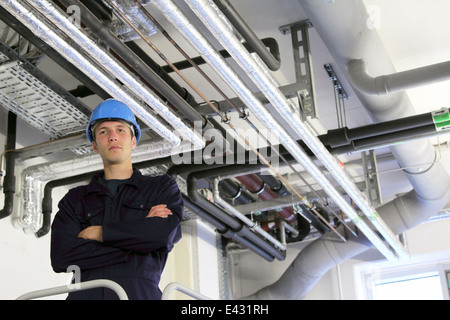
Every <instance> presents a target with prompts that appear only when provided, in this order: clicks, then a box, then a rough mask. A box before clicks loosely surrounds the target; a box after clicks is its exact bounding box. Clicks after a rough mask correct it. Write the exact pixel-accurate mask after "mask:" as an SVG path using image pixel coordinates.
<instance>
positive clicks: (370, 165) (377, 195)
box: [361, 150, 382, 207]
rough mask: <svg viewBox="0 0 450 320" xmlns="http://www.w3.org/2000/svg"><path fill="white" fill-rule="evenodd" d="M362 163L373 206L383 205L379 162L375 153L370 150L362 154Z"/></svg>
mask: <svg viewBox="0 0 450 320" xmlns="http://www.w3.org/2000/svg"><path fill="white" fill-rule="evenodd" d="M361 155H362V162H363V168H364V177H365V180H366V190H367V196H368V197H369V201H370V203H371V205H372V206H374V207H376V206H378V205H380V204H382V199H381V192H380V182H379V179H378V174H377V160H376V157H375V152H374V151H373V150H370V151H368V152H362V153H361Z"/></svg>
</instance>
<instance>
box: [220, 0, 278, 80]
mask: <svg viewBox="0 0 450 320" xmlns="http://www.w3.org/2000/svg"><path fill="white" fill-rule="evenodd" d="M214 3H215V4H216V6H217V7H218V8H219V9H220V10H221V11H222V12H223V14H224V15H225V16H226V17H227V19H228V20H229V21H230V22H231V24H232V25H233V26H234V27H235V28H236V30H237V31H238V32H239V33H240V34H241V35H242V37H243V38H244V39H245V41H247V43H248V44H249V45H250V47H251V48H253V50H255V52H256V53H257V54H258V56H259V57H260V58H261V60H262V61H263V62H264V63H265V64H266V65H267V67H268V68H269V69H270V70H272V71H277V70H278V69H280V64H281V63H280V55H279V52H278V54H277V55H276V56H275V55H274V54H273V53H272V54H271V53H270V52H269V51H267V49H266V46H265V45H264V44H263V43H262V41H261V40H259V38H258V37H257V36H256V34H255V33H254V32H253V30H252V29H251V28H250V27H249V26H248V24H247V23H246V22H245V20H244V19H242V17H241V16H240V15H239V13H238V12H237V11H236V9H235V8H234V7H233V5H232V4H231V3H230V2H229V1H228V0H214ZM277 51H278V50H277Z"/></svg>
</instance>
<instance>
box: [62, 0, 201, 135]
mask: <svg viewBox="0 0 450 320" xmlns="http://www.w3.org/2000/svg"><path fill="white" fill-rule="evenodd" d="M64 2H65V3H66V5H70V4H72V5H76V6H78V8H79V9H80V15H81V21H82V22H83V23H84V24H85V25H86V26H87V27H88V28H89V29H90V30H91V31H92V32H93V33H94V34H95V35H97V36H98V38H99V39H101V40H102V41H104V42H105V43H106V44H107V45H108V46H109V47H110V48H111V49H112V50H113V51H114V52H115V53H116V54H118V55H119V56H120V57H121V58H122V59H123V60H124V61H125V62H126V63H127V64H128V65H130V66H131V67H133V68H134V69H135V70H136V71H137V72H138V74H139V75H140V76H141V77H142V78H143V79H145V81H147V82H148V83H150V84H151V85H152V86H153V87H154V88H155V89H156V90H157V91H158V92H160V93H161V94H162V95H163V96H164V97H165V98H167V100H168V101H170V102H171V103H172V104H173V105H174V106H176V107H177V108H178V109H179V110H180V111H181V112H182V113H183V114H184V115H185V116H186V117H187V118H188V119H189V120H190V121H192V122H194V121H200V122H201V123H202V125H201V127H204V126H205V125H206V119H205V118H203V117H202V116H201V115H200V114H199V113H198V112H197V111H195V110H194V109H193V108H192V106H190V105H189V104H188V103H187V102H186V100H184V99H183V98H181V95H182V94H184V95H185V94H186V90H185V89H183V88H182V87H181V86H180V85H178V83H177V82H176V81H174V80H173V79H172V78H171V77H169V76H168V75H167V73H165V72H162V71H160V73H159V74H157V73H156V72H155V71H154V70H153V68H155V69H158V68H159V66H157V65H156V63H154V62H153V61H151V62H153V64H152V68H151V67H150V66H148V65H147V64H146V63H144V61H143V60H142V59H144V57H145V56H146V55H145V54H144V52H143V51H141V52H140V53H141V54H144V55H141V56H138V55H137V54H135V53H134V52H133V51H132V50H131V49H130V48H129V47H128V46H127V45H125V44H124V43H123V42H122V41H120V40H119V39H118V38H117V37H116V36H115V35H114V34H113V33H112V32H111V31H110V30H109V28H108V27H107V26H106V25H105V24H103V23H102V22H100V20H99V19H98V18H97V17H96V16H95V15H94V14H93V13H92V12H91V11H89V10H88V9H87V8H86V7H85V6H84V5H83V3H81V1H79V0H67V1H64ZM130 46H132V47H133V48H135V50H138V49H137V48H139V47H138V46H137V45H136V44H134V45H131V44H130ZM150 60H151V59H150ZM159 70H161V68H159ZM163 80H164V81H163ZM168 83H170V86H169V85H168ZM192 99H193V98H192ZM194 104H195V101H194Z"/></svg>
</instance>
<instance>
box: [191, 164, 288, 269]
mask: <svg viewBox="0 0 450 320" xmlns="http://www.w3.org/2000/svg"><path fill="white" fill-rule="evenodd" d="M203 174H204V173H203V172H192V173H190V174H189V176H188V178H187V190H188V195H189V198H191V200H192V201H193V202H194V203H195V204H197V205H198V206H200V207H201V208H203V209H204V210H206V211H208V212H210V213H211V214H213V215H214V216H215V217H216V218H218V219H219V220H221V221H222V222H223V223H225V224H226V225H228V226H229V227H230V230H231V231H233V232H234V233H235V234H238V235H240V236H242V237H245V238H246V239H247V240H249V241H251V242H252V243H253V244H254V246H257V247H259V248H261V249H263V250H264V251H266V252H267V253H269V254H270V255H272V257H275V258H277V259H278V260H284V259H285V254H286V252H284V251H279V250H277V249H276V248H275V247H273V246H272V245H271V244H269V243H268V242H267V241H265V240H264V239H263V238H261V237H260V236H259V235H257V234H256V233H254V232H253V231H250V229H248V228H247V227H246V226H244V225H242V224H241V223H240V222H239V221H238V220H236V219H235V218H234V217H232V216H230V215H229V214H228V213H226V212H225V211H223V210H222V209H221V208H219V207H218V206H216V205H215V204H214V203H212V202H210V201H208V200H207V199H205V198H204V197H203V196H201V195H200V193H199V192H198V189H197V188H198V187H197V179H199V178H202V175H203Z"/></svg>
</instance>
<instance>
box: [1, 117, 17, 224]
mask: <svg viewBox="0 0 450 320" xmlns="http://www.w3.org/2000/svg"><path fill="white" fill-rule="evenodd" d="M16 135H17V115H16V114H15V113H13V112H12V111H9V112H8V132H7V137H6V146H5V152H6V155H5V158H6V164H5V165H6V174H5V178H4V180H3V193H4V194H5V201H4V204H3V209H2V210H0V219H3V218H6V217H9V216H10V215H11V213H12V212H13V209H14V193H15V192H16V175H15V168H16V154H15V153H14V152H7V151H10V150H14V149H15V148H16ZM2 157H3V154H2ZM1 163H2V162H1V161H0V164H1ZM2 170H3V168H1V167H0V172H1V175H0V178H1V176H2V175H3V171H2Z"/></svg>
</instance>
